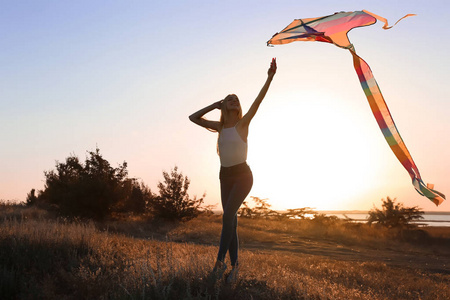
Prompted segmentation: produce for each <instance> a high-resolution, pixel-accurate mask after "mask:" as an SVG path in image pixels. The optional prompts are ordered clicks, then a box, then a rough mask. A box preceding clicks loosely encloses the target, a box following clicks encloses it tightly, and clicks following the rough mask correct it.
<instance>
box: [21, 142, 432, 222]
mask: <svg viewBox="0 0 450 300" xmlns="http://www.w3.org/2000/svg"><path fill="white" fill-rule="evenodd" d="M127 166H128V165H127V163H126V162H123V163H122V164H121V165H119V166H118V167H116V168H114V167H112V166H111V164H110V163H109V162H108V161H107V160H106V159H104V158H103V156H102V155H101V153H100V150H99V149H98V148H97V149H96V150H95V151H88V152H87V156H86V159H85V161H84V162H81V161H80V159H79V158H78V157H77V156H75V155H70V156H69V157H67V158H66V160H65V162H63V163H60V162H56V166H55V169H54V170H50V171H45V172H44V176H45V185H44V189H43V190H40V191H38V192H37V193H36V190H35V189H32V190H31V191H30V193H29V194H28V195H27V199H26V204H27V205H37V206H40V207H44V208H46V209H50V210H55V211H57V212H59V213H61V214H63V215H66V216H74V217H81V218H90V219H95V220H103V219H105V218H107V217H112V216H114V215H115V214H121V213H131V214H149V215H151V216H152V217H156V218H164V219H167V220H179V221H185V220H190V219H192V218H195V217H197V216H198V215H199V214H202V213H206V212H209V213H211V210H212V208H213V207H214V206H213V205H208V206H204V205H203V201H204V197H205V194H204V195H203V196H202V197H201V198H197V197H196V196H194V197H193V198H191V197H190V196H189V194H188V189H189V185H190V183H191V181H190V179H189V178H188V177H187V176H184V175H183V173H182V172H180V171H179V170H178V167H177V166H175V167H174V168H173V169H172V170H171V171H170V172H165V171H163V174H162V175H163V181H160V182H159V183H158V185H157V188H158V194H156V193H153V192H152V191H151V189H150V188H149V187H148V186H147V185H146V184H145V183H143V182H142V181H139V180H138V179H136V178H130V177H129V176H128V170H127ZM250 199H251V200H252V201H253V202H254V206H253V207H252V208H250V206H249V205H248V202H247V201H244V203H243V205H242V206H241V208H240V209H239V211H238V215H239V216H240V217H246V218H270V219H279V220H281V219H307V218H311V219H312V220H314V221H318V222H321V223H327V224H331V223H333V222H335V221H337V217H336V216H326V215H325V214H321V213H318V212H315V211H314V210H313V209H312V208H310V207H304V208H296V209H288V210H287V211H286V212H279V211H274V210H272V209H270V204H269V203H268V202H267V200H268V199H261V198H258V197H252V196H251V197H250ZM423 214H424V212H423V211H421V210H420V209H419V208H418V207H417V206H415V207H404V206H403V204H401V203H396V199H393V200H392V199H391V198H389V197H387V198H386V200H384V199H382V208H381V209H378V208H375V207H374V208H373V209H372V210H371V211H369V216H368V219H367V222H368V224H369V225H371V224H373V223H375V224H378V225H381V226H384V227H388V228H398V227H411V226H412V222H413V221H416V220H420V219H423V216H422V215H423ZM349 221H351V219H349Z"/></svg>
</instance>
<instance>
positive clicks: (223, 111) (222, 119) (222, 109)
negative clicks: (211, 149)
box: [217, 94, 242, 154]
mask: <svg viewBox="0 0 450 300" xmlns="http://www.w3.org/2000/svg"><path fill="white" fill-rule="evenodd" d="M230 97H236V98H237V99H238V101H239V98H238V96H236V95H235V94H229V95H228V96H226V97H225V98H224V99H223V101H222V104H221V105H220V120H219V123H220V126H219V131H218V133H219V135H218V136H217V154H219V136H220V132H221V131H222V129H223V124H225V122H226V121H227V116H228V108H227V102H226V101H227V100H228V99H229V98H230ZM238 118H239V120H240V119H242V107H241V104H240V102H239V112H238Z"/></svg>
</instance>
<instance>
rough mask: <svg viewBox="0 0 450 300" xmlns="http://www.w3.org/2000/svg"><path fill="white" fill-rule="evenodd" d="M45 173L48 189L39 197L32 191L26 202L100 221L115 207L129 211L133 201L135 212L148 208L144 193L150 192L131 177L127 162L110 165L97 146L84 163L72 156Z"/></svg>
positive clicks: (132, 206) (132, 207) (46, 187)
mask: <svg viewBox="0 0 450 300" xmlns="http://www.w3.org/2000/svg"><path fill="white" fill-rule="evenodd" d="M44 174H45V179H46V180H45V189H44V190H43V191H41V192H40V193H39V196H38V197H37V199H35V198H34V197H35V195H34V192H33V190H32V191H31V193H30V194H29V196H28V198H27V203H30V204H32V203H33V202H37V203H38V204H41V205H42V204H44V205H52V206H54V207H56V208H57V210H58V211H60V212H61V213H63V214H65V215H69V216H79V217H87V218H93V219H98V220H100V219H103V218H104V217H106V216H108V215H109V214H110V213H111V212H112V211H113V210H114V209H121V210H126V209H125V208H126V206H127V205H130V203H131V204H132V205H131V206H130V207H131V209H132V210H133V211H137V210H142V209H144V207H145V203H143V202H144V201H145V197H144V195H143V193H144V192H147V191H146V190H143V187H141V186H140V185H139V184H138V183H137V182H136V180H135V179H129V178H128V171H127V163H126V162H123V164H122V165H119V166H118V167H117V168H113V167H111V165H110V163H109V162H108V161H107V160H106V159H104V158H103V156H102V155H101V154H100V150H99V149H98V148H97V149H96V151H90V152H88V156H87V157H86V161H85V162H84V163H81V162H80V160H79V159H78V157H76V156H74V155H71V156H69V157H67V158H66V161H65V162H64V163H59V162H57V163H56V170H51V171H48V172H44ZM148 192H149V191H148Z"/></svg>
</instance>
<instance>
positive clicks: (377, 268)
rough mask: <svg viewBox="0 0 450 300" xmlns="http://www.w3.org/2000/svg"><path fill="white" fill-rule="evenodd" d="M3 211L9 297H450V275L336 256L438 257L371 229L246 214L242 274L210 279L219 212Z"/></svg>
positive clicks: (4, 285) (0, 234)
mask: <svg viewBox="0 0 450 300" xmlns="http://www.w3.org/2000/svg"><path fill="white" fill-rule="evenodd" d="M20 209H22V208H20ZM0 211H1V213H2V215H1V216H0V294H1V295H2V298H3V299H11V298H12V299H14V298H18V299H449V298H450V289H449V283H450V275H449V273H450V272H447V273H446V272H435V271H433V270H428V269H426V268H425V269H424V268H420V266H419V267H415V266H414V264H412V265H411V264H410V265H409V267H404V266H401V267H399V266H397V265H395V264H390V263H386V262H383V261H372V260H370V259H366V260H364V259H356V260H355V259H337V258H334V257H333V255H334V254H333V253H334V252H333V251H334V250H335V249H334V248H333V247H335V246H336V247H337V246H339V247H341V248H343V247H344V248H345V247H346V245H350V246H351V247H353V248H354V247H360V249H365V250H367V252H370V251H372V252H373V253H381V254H383V253H384V252H383V251H387V250H386V249H390V248H391V247H396V246H399V245H403V247H404V248H405V249H408V250H407V251H412V252H414V253H415V255H416V257H418V256H423V257H425V258H427V257H428V255H430V252H429V250H426V249H424V248H423V247H421V246H416V245H414V244H410V243H405V242H401V241H398V242H394V241H391V240H390V239H389V238H388V237H389V234H388V233H387V232H384V231H377V230H374V229H373V228H372V229H370V228H365V227H361V226H358V227H353V228H352V227H349V226H348V224H347V225H345V224H337V225H336V224H335V226H332V227H330V226H328V225H317V224H315V225H314V224H313V223H310V222H296V221H295V222H279V221H263V220H240V236H241V244H242V245H243V249H242V251H241V258H240V260H241V265H242V268H241V272H240V277H239V280H238V281H237V282H236V283H234V284H226V283H225V282H224V281H223V280H219V281H214V280H213V278H211V277H210V276H209V272H210V270H211V267H212V265H213V263H214V260H215V256H216V251H217V243H218V238H219V234H220V226H221V223H220V217H218V216H203V217H200V218H197V219H194V220H191V221H189V222H187V223H181V224H157V223H151V222H150V223H149V222H145V220H143V219H135V220H133V221H130V222H124V221H121V222H110V223H109V224H101V225H98V224H94V223H81V222H73V221H72V222H69V221H66V220H60V219H59V220H57V219H48V218H46V217H45V216H46V213H45V212H43V211H38V210H35V211H33V212H32V211H31V210H30V211H27V210H22V211H16V212H15V213H14V209H13V208H11V210H10V211H7V210H6V209H5V208H4V207H2V208H0ZM31 216H34V217H36V218H34V217H33V218H32V217H31ZM99 228H100V229H99ZM358 232H359V234H358ZM369 232H371V234H369ZM436 234H437V233H436ZM152 237H153V239H152ZM280 237H282V238H281V239H280ZM440 238H441V239H443V241H445V240H444V237H442V236H440ZM341 239H342V241H341V242H338V241H340V240H341ZM295 241H299V242H303V243H304V244H302V247H308V245H309V244H308V241H314V245H315V247H316V248H317V251H318V252H317V253H313V251H312V250H313V249H316V248H310V249H309V250H311V251H310V253H305V252H304V251H298V250H299V249H298V248H296V244H295V243H293V242H295ZM270 245H272V246H273V245H276V246H277V247H270ZM330 245H334V246H330ZM444 246H445V247H447V245H444ZM319 248H320V251H319ZM346 249H347V248H346ZM348 249H350V248H348ZM377 249H381V250H377ZM327 251H328V253H329V255H324V253H325V254H326V253H327ZM379 251H381V252H379ZM402 251H403V250H402ZM405 251H406V250H405ZM442 251H443V250H442ZM405 253H409V252H405ZM443 253H445V251H444V252H443ZM403 254H404V253H403ZM440 258H441V259H447V260H448V258H449V257H448V256H447V254H445V255H443V254H441V256H440ZM447 270H448V265H447Z"/></svg>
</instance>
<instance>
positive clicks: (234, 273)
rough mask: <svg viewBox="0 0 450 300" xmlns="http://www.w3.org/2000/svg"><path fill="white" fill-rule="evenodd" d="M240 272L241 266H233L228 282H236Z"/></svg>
mask: <svg viewBox="0 0 450 300" xmlns="http://www.w3.org/2000/svg"><path fill="white" fill-rule="evenodd" d="M238 273H239V266H236V267H233V268H232V269H231V272H230V274H228V277H227V283H233V282H236V280H237V277H238Z"/></svg>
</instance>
